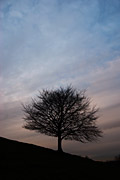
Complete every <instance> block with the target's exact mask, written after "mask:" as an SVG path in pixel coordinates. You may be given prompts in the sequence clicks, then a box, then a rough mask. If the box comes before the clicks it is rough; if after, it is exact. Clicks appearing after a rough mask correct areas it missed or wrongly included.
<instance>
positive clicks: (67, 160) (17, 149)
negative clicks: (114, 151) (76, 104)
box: [0, 137, 120, 180]
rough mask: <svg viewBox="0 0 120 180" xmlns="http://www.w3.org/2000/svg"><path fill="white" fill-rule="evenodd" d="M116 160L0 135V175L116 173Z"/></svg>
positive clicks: (29, 179) (29, 178)
mask: <svg viewBox="0 0 120 180" xmlns="http://www.w3.org/2000/svg"><path fill="white" fill-rule="evenodd" d="M119 170H120V162H106V163H105V162H96V161H93V160H91V159H88V158H83V157H80V156H76V155H71V154H67V153H61V154H59V153H58V152H57V151H54V150H51V149H47V148H43V147H39V146H35V145H32V144H27V143H22V142H17V141H13V140H8V139H5V138H2V137H1V138H0V171H1V172H0V179H4V180H6V179H7V180H8V179H16V180H21V179H22V180H40V179H42V180H47V179H52V180H64V179H65V180H67V179H69V180H79V179H81V178H82V179H104V178H105V177H106V178H107V179H108V178H109V177H110V178H112V177H113V178H115V177H118V175H119Z"/></svg>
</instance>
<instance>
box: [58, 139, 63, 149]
mask: <svg viewBox="0 0 120 180" xmlns="http://www.w3.org/2000/svg"><path fill="white" fill-rule="evenodd" d="M58 152H63V150H62V139H61V137H60V136H58Z"/></svg>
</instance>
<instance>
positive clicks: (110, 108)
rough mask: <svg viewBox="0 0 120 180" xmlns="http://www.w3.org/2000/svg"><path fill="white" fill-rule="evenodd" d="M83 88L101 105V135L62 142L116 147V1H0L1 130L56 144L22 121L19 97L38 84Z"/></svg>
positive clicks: (104, 154)
mask: <svg viewBox="0 0 120 180" xmlns="http://www.w3.org/2000/svg"><path fill="white" fill-rule="evenodd" d="M69 84H72V86H73V87H75V88H76V89H80V90H82V89H86V90H87V91H86V94H87V96H89V97H90V98H91V99H92V104H93V105H94V104H96V105H97V107H99V108H100V110H99V119H98V121H97V125H98V127H99V128H101V130H102V131H103V137H102V138H101V139H100V140H99V141H98V142H92V143H86V144H82V143H80V142H75V141H64V142H63V150H64V151H65V152H68V153H73V154H78V155H81V156H89V157H90V158H92V159H96V160H109V159H112V158H114V157H115V156H116V155H118V154H120V0H19V1H16V0H0V99H1V100H0V136H2V137H6V138H10V139H14V140H18V141H23V142H28V143H33V144H37V145H40V146H44V147H48V148H52V149H57V140H56V138H52V137H48V136H45V135H41V134H38V133H36V132H32V131H29V130H25V129H24V128H22V126H23V124H24V121H23V111H22V106H21V103H29V102H30V101H31V98H34V97H36V95H37V94H38V91H39V90H40V91H41V90H42V89H46V88H47V89H56V88H59V87H60V86H63V87H66V86H67V85H69Z"/></svg>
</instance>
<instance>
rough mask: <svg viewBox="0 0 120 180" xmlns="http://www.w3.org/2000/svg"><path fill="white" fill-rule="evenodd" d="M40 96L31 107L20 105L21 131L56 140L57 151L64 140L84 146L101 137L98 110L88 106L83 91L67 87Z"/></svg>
mask: <svg viewBox="0 0 120 180" xmlns="http://www.w3.org/2000/svg"><path fill="white" fill-rule="evenodd" d="M39 93H40V94H39V95H38V96H37V98H36V99H33V100H32V102H31V104H29V105H23V111H24V112H25V115H24V120H25V125H24V128H26V129H29V130H35V131H37V132H40V133H43V134H46V135H48V136H54V137H57V138H58V151H59V152H61V151H62V145H61V144H62V140H63V139H65V140H76V141H80V142H82V143H85V142H86V141H93V140H96V139H97V138H98V137H101V131H100V130H99V128H98V127H97V126H96V120H97V118H98V116H97V115H96V114H97V112H98V109H97V108H96V107H92V108H91V107H90V99H89V98H88V97H86V96H85V91H77V90H76V89H73V88H72V87H71V86H68V87H66V88H62V87H60V88H59V89H57V90H43V91H42V92H39Z"/></svg>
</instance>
